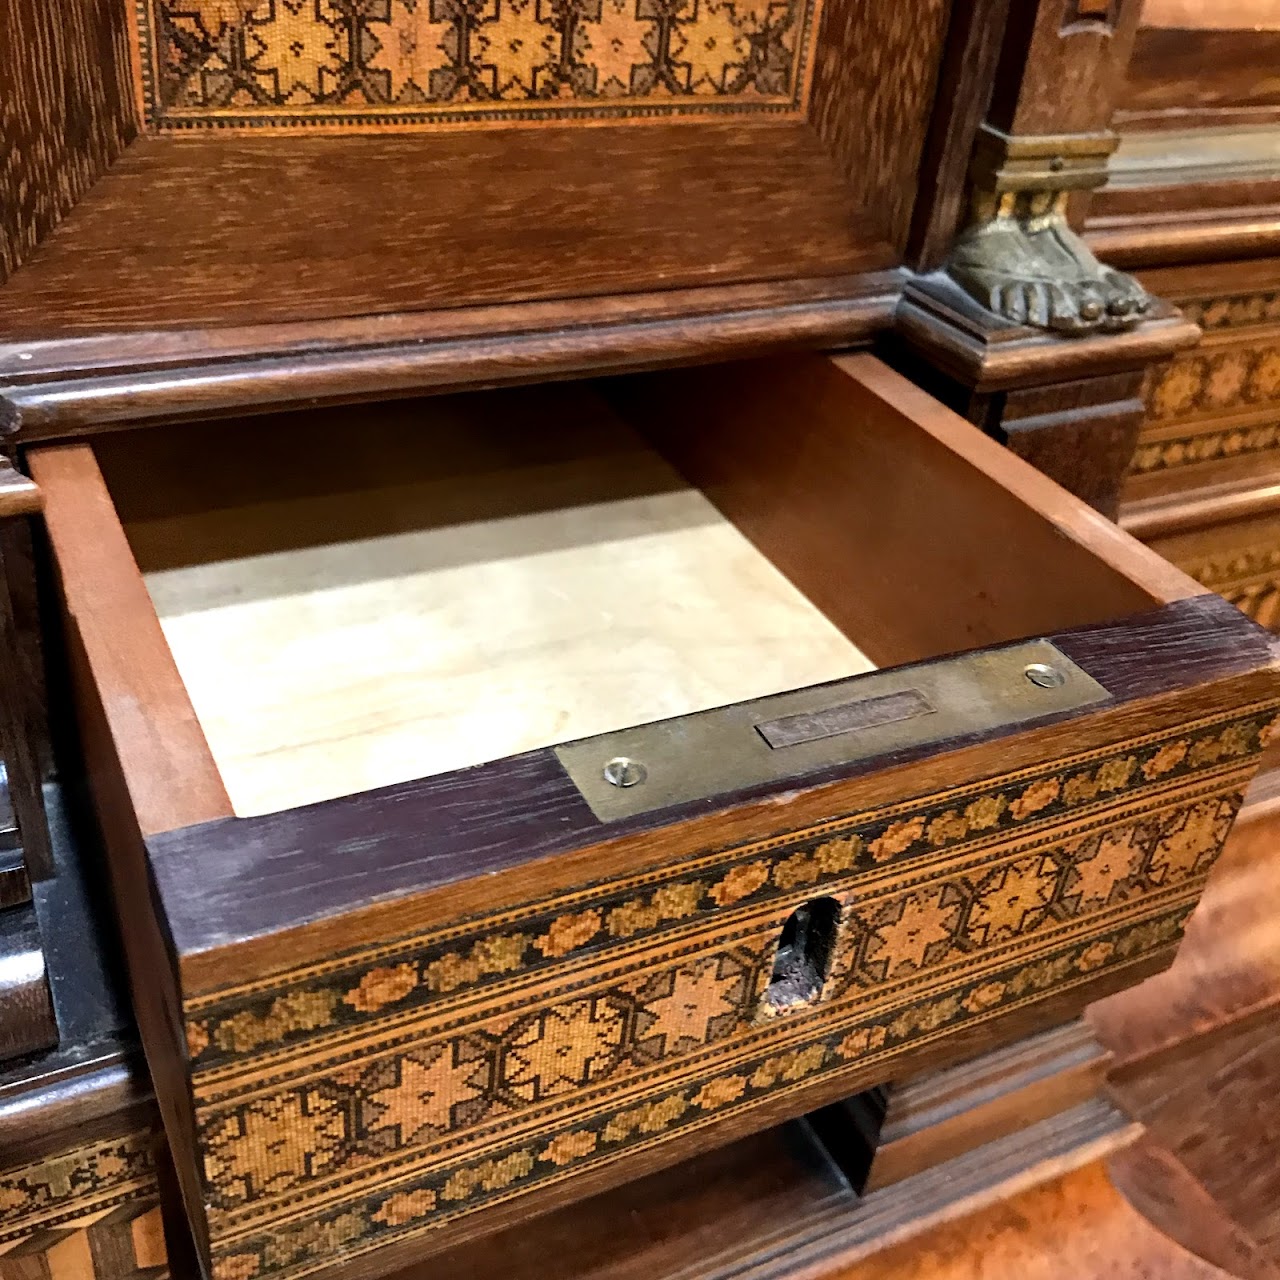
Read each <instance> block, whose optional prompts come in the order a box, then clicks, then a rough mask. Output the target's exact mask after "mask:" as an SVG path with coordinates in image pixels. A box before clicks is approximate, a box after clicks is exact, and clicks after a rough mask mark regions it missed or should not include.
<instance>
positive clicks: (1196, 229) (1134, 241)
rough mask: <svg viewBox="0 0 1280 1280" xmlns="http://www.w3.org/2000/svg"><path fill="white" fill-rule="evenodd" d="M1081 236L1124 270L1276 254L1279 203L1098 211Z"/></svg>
mask: <svg viewBox="0 0 1280 1280" xmlns="http://www.w3.org/2000/svg"><path fill="white" fill-rule="evenodd" d="M1084 238H1085V241H1086V242H1087V243H1088V245H1089V248H1090V249H1092V250H1093V252H1094V253H1095V254H1097V255H1098V257H1099V258H1101V259H1102V260H1103V261H1104V262H1109V263H1110V264H1111V265H1112V266H1115V267H1123V268H1125V269H1133V268H1142V267H1165V266H1177V265H1179V264H1199V263H1208V262H1225V261H1228V260H1231V259H1237V258H1261V257H1266V256H1267V255H1269V254H1275V253H1280V206H1274V205H1273V206H1267V207H1265V208H1245V209H1238V210H1232V209H1223V210H1220V211H1212V212H1202V213H1199V214H1190V215H1189V214H1187V213H1184V212H1180V213H1174V214H1165V215H1161V214H1160V213H1158V212H1155V211H1153V212H1152V213H1150V214H1146V215H1137V214H1135V215H1130V216H1128V217H1120V216H1106V217H1102V216H1098V217H1094V218H1091V219H1090V220H1089V221H1087V222H1086V224H1085V237H1084Z"/></svg>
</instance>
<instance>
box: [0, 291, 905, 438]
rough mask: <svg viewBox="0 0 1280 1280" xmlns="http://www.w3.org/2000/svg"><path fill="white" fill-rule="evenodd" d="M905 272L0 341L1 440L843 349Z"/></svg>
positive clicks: (867, 328)
mask: <svg viewBox="0 0 1280 1280" xmlns="http://www.w3.org/2000/svg"><path fill="white" fill-rule="evenodd" d="M904 276H905V272H903V271H902V270H900V269H897V270H892V271H887V272H877V273H872V274H868V275H864V276H854V277H831V278H828V279H816V280H798V281H782V282H778V283H763V284H752V285H734V286H720V287H707V288H703V289H684V290H672V291H670V292H668V293H658V294H637V295H631V296H623V297H620V298H602V299H574V300H569V301H566V302H555V303H523V304H513V305H511V306H503V307H477V308H466V309H460V310H458V311H452V312H423V313H420V314H419V313H404V314H397V315H389V316H373V317H352V318H346V319H339V320H334V321H325V322H316V323H306V324H304V323H294V324H287V325H286V324H280V325H259V326H251V327H243V326H242V327H235V328H228V329H225V330H221V329H217V330H193V331H190V332H178V333H151V334H137V335H129V334H103V335H101V336H95V337H87V338H76V339H66V340H62V341H47V342H42V343H41V342H36V343H26V344H22V343H19V344H13V343H9V344H3V345H0V410H2V411H3V412H0V430H2V431H4V432H5V433H6V434H8V435H9V436H10V437H11V439H10V440H9V442H8V446H7V447H8V449H9V450H13V449H15V448H19V447H21V446H23V445H26V444H31V443H35V442H37V441H50V440H62V439H67V438H72V437H78V436H84V435H89V434H92V433H95V432H99V431H104V430H113V429H118V428H120V427H122V426H129V425H136V424H138V423H141V422H146V421H157V422H163V421H181V420H184V419H192V418H208V417H218V416H223V415H227V414H237V415H244V414H248V413H255V412H266V411H269V410H274V409H281V408H287V407H289V406H291V405H299V404H305V405H307V406H309V407H310V406H313V405H316V404H320V403H330V404H340V403H349V402H356V401H362V400H372V399H378V398H387V397H391V396H404V397H408V396H415V395H423V394H432V393H437V392H443V391H450V390H459V389H462V388H465V387H492V386H499V385H515V384H519V383H522V382H533V381H547V380H551V379H555V378H564V377H579V376H587V375H593V374H595V375H598V374H608V373H615V372H623V371H628V372H630V371H638V370H643V369H649V368H655V367H661V366H666V365H672V364H678V363H695V362H705V361H721V360H732V359H737V358H742V357H747V356H753V355H761V354H765V353H767V352H772V351H779V350H786V349H788V348H794V347H808V348H813V347H824V346H825V347H833V346H836V347H838V346H847V345H851V344H855V343H858V342H862V341H867V340H869V339H870V337H871V336H872V335H873V334H874V333H875V332H877V331H879V330H880V329H883V328H885V327H886V326H887V325H889V324H891V323H892V320H893V315H894V311H895V308H896V306H897V302H898V298H899V296H900V294H901V288H902V280H903V278H904Z"/></svg>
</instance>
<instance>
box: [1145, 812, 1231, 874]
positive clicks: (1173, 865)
mask: <svg viewBox="0 0 1280 1280" xmlns="http://www.w3.org/2000/svg"><path fill="white" fill-rule="evenodd" d="M1230 825H1231V807H1230V806H1229V805H1226V804H1224V803H1223V801H1221V800H1202V801H1201V802H1200V803H1199V804H1195V805H1192V806H1191V808H1189V809H1187V810H1185V811H1184V812H1182V813H1179V814H1176V815H1175V816H1174V817H1173V818H1172V819H1171V820H1170V821H1169V822H1167V823H1166V824H1165V826H1164V828H1163V830H1162V831H1161V833H1160V842H1159V844H1157V845H1156V847H1155V852H1154V853H1153V854H1152V855H1151V863H1150V866H1149V868H1148V874H1149V875H1150V877H1151V879H1152V880H1154V881H1155V883H1156V884H1166V883H1168V882H1169V881H1170V880H1171V879H1172V880H1176V879H1179V878H1181V877H1183V876H1188V875H1191V874H1192V873H1193V872H1194V871H1195V870H1196V869H1197V868H1198V867H1199V865H1200V863H1201V861H1202V860H1203V859H1205V858H1206V857H1208V856H1210V855H1211V854H1213V853H1216V852H1217V849H1218V846H1219V845H1220V844H1221V843H1222V841H1223V838H1224V837H1225V836H1226V833H1227V828H1228V827H1229V826H1230Z"/></svg>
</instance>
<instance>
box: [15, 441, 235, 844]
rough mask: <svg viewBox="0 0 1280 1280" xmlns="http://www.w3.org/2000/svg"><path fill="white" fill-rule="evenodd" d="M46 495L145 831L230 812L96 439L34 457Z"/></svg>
mask: <svg viewBox="0 0 1280 1280" xmlns="http://www.w3.org/2000/svg"><path fill="white" fill-rule="evenodd" d="M29 465H30V467H31V470H32V474H33V476H34V477H35V478H36V480H37V482H38V483H39V484H40V485H41V488H42V489H43V490H44V492H45V495H46V500H45V510H44V518H45V525H46V528H47V530H48V533H49V537H50V539H51V541H52V542H53V543H54V545H55V546H56V547H57V554H56V556H55V561H56V566H57V573H58V575H59V577H60V580H61V581H62V583H63V585H64V588H67V587H69V588H70V591H68V593H67V595H68V598H69V599H70V598H72V597H74V598H77V599H83V598H89V599H92V600H93V601H94V602H95V604H94V607H93V608H92V609H86V610H84V611H83V612H79V613H76V612H74V611H73V613H72V616H71V618H70V625H71V626H73V627H74V628H75V629H76V630H77V632H78V634H79V638H80V639H81V641H82V642H83V645H84V651H85V654H86V657H87V660H88V662H89V663H90V664H91V666H92V674H93V679H94V682H95V684H96V685H97V686H98V688H99V690H101V691H102V692H103V695H104V702H105V710H106V713H107V715H108V717H109V719H110V722H111V728H112V734H113V737H114V739H115V742H116V744H117V749H118V750H119V748H120V746H121V744H124V749H123V750H119V759H120V766H121V769H122V771H123V773H124V776H125V780H126V783H127V786H128V788H129V793H130V796H131V797H132V802H133V806H134V811H135V814H136V815H137V821H138V824H139V826H140V827H141V830H142V834H143V835H144V836H146V835H150V834H151V833H152V832H156V831H166V830H171V829H173V828H175V827H183V826H189V825H192V824H195V823H200V822H207V821H209V820H211V819H213V818H218V817H230V816H231V814H232V813H233V809H232V807H231V801H230V799H229V797H228V796H227V791H226V787H225V786H224V785H223V781H222V775H221V774H220V773H219V771H218V767H217V765H216V764H215V762H214V758H213V753H212V752H211V751H210V749H209V744H208V741H207V740H206V739H205V736H204V731H203V729H202V728H201V727H200V721H199V719H198V718H197V716H196V713H195V709H194V708H193V707H192V705H191V698H190V695H189V694H188V692H187V688H186V685H185V684H183V681H182V677H181V675H180V674H179V672H178V667H177V664H176V662H175V661H174V658H173V653H172V651H171V650H170V648H169V645H168V642H167V641H166V640H165V637H164V632H163V630H162V629H161V626H160V620H159V618H158V617H157V616H156V612H155V606H154V605H153V604H152V601H151V596H150V595H149V593H148V592H147V587H146V584H145V583H144V582H143V580H142V575H141V573H140V571H139V569H138V565H137V562H136V561H135V560H134V558H133V552H132V551H131V550H130V548H129V543H128V540H127V539H126V537H125V533H124V529H123V527H122V526H121V524H120V519H119V517H118V516H117V514H116V509H115V504H114V503H113V502H112V500H111V495H110V493H109V492H108V491H107V486H106V482H105V481H104V480H103V478H102V472H101V470H100V469H99V467H98V462H97V459H96V457H95V456H94V452H93V447H92V446H91V445H88V444H68V445H58V446H54V447H51V448H46V449H41V450H39V451H37V452H36V453H34V454H33V455H32V456H31V457H30V459H29Z"/></svg>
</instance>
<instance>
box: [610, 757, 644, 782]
mask: <svg viewBox="0 0 1280 1280" xmlns="http://www.w3.org/2000/svg"><path fill="white" fill-rule="evenodd" d="M648 776H649V770H648V769H646V768H645V767H644V765H642V764H641V763H640V761H639V760H632V759H631V758H630V757H629V756H614V758H613V759H612V760H610V761H609V763H608V764H606V765H605V767H604V780H605V781H606V782H607V783H609V785H610V786H614V787H634V786H636V785H637V783H641V782H643V781H644V780H645V779H646V778H647V777H648Z"/></svg>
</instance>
